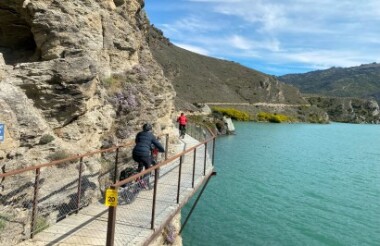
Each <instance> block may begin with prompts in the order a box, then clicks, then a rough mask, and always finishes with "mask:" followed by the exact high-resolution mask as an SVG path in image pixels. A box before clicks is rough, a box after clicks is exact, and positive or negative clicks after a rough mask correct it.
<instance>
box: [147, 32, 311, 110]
mask: <svg viewBox="0 0 380 246" xmlns="http://www.w3.org/2000/svg"><path fill="white" fill-rule="evenodd" d="M149 46H150V48H151V51H152V53H153V56H154V58H155V59H156V60H157V61H158V63H159V64H160V65H161V66H162V67H163V70H164V73H165V76H166V77H167V78H168V79H169V80H171V82H172V83H173V85H174V88H175V91H176V93H177V98H180V99H184V100H186V101H188V102H190V103H195V102H219V103H222V102H228V103H259V102H267V103H284V104H302V103H305V101H304V99H303V98H302V97H301V96H300V94H299V91H298V90H297V89H296V88H294V87H292V86H289V85H286V84H284V83H280V82H279V81H278V80H277V79H276V78H275V77H273V76H270V75H267V74H264V73H261V72H259V71H256V70H253V69H250V68H247V67H244V66H242V65H240V64H238V63H235V62H231V61H226V60H221V59H215V58H211V57H207V56H203V55H199V54H196V53H193V52H190V51H188V50H185V49H182V48H180V47H177V46H175V45H173V44H172V43H170V42H169V40H168V39H166V38H165V37H164V36H163V33H162V32H161V31H160V30H158V29H156V28H154V27H151V29H150V34H149Z"/></svg>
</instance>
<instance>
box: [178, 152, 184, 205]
mask: <svg viewBox="0 0 380 246" xmlns="http://www.w3.org/2000/svg"><path fill="white" fill-rule="evenodd" d="M182 162H183V155H181V157H180V158H179V172H178V190H177V204H179V193H180V190H181V172H182Z"/></svg>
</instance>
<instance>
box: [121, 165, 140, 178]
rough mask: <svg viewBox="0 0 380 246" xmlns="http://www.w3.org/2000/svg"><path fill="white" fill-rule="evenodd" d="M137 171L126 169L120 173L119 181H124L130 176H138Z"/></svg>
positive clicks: (130, 168)
mask: <svg viewBox="0 0 380 246" xmlns="http://www.w3.org/2000/svg"><path fill="white" fill-rule="evenodd" d="M136 173H137V171H136V170H135V169H134V168H132V167H127V168H126V169H124V170H123V171H121V172H120V177H119V181H122V180H124V179H126V178H128V177H130V176H132V175H133V174H136Z"/></svg>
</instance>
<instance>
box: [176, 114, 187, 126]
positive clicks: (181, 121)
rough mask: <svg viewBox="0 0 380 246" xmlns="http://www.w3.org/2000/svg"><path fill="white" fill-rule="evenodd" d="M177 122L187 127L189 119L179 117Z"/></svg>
mask: <svg viewBox="0 0 380 246" xmlns="http://www.w3.org/2000/svg"><path fill="white" fill-rule="evenodd" d="M177 122H179V124H180V125H186V123H187V118H186V116H184V115H181V116H180V117H178V119H177Z"/></svg>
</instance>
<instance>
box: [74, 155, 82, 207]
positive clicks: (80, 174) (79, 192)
mask: <svg viewBox="0 0 380 246" xmlns="http://www.w3.org/2000/svg"><path fill="white" fill-rule="evenodd" d="M82 170H83V157H81V158H80V161H79V177H78V191H77V211H75V213H76V214H77V213H78V211H79V207H80V200H81V193H82Z"/></svg>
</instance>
